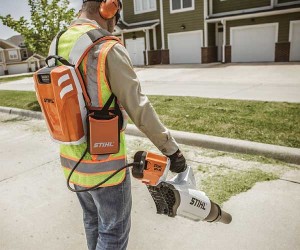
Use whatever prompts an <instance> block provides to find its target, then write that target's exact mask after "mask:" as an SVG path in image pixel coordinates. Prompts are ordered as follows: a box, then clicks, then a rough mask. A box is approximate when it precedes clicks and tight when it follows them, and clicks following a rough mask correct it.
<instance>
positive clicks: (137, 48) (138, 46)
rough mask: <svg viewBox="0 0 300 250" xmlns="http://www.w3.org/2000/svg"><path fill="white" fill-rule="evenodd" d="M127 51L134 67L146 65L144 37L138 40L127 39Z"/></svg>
mask: <svg viewBox="0 0 300 250" xmlns="http://www.w3.org/2000/svg"><path fill="white" fill-rule="evenodd" d="M126 49H127V51H128V53H129V56H130V59H131V61H132V64H133V65H145V60H144V51H145V39H144V38H143V37H142V38H137V39H126Z"/></svg>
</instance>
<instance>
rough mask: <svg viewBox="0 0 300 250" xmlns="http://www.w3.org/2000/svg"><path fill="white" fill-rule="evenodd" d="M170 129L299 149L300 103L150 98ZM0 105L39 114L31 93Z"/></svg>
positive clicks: (9, 95)
mask: <svg viewBox="0 0 300 250" xmlns="http://www.w3.org/2000/svg"><path fill="white" fill-rule="evenodd" d="M149 99H150V100H151V102H152V104H153V106H154V108H155V109H156V111H157V113H158V115H159V117H160V119H161V120H162V122H163V123H164V124H165V125H166V126H167V127H168V128H170V129H174V130H182V131H188V132H195V133H201V134H207V135H214V136H220V137H228V138H234V139H242V140H250V141H256V142H262V143H269V144H275V145H281V146H288V147H296V148H300V104H293V103H277V102H259V101H240V100H225V99H209V98H197V97H166V96H149ZM0 106H6V107H16V108H23V109H28V110H34V111H38V110H40V107H39V105H38V103H37V101H36V97H35V93H34V92H26V91H8V90H7V91H6V90H3V91H0Z"/></svg>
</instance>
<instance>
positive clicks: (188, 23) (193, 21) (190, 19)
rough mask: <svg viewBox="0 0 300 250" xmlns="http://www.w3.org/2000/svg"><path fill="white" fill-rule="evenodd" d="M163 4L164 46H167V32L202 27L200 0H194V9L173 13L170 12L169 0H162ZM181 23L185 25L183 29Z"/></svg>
mask: <svg viewBox="0 0 300 250" xmlns="http://www.w3.org/2000/svg"><path fill="white" fill-rule="evenodd" d="M163 4H164V6H163V9H164V22H165V25H164V26H165V45H166V48H168V35H167V34H169V33H177V32H185V31H193V30H203V29H204V13H203V1H202V0H195V10H191V11H185V12H179V13H173V14H171V13H170V0H164V1H163ZM182 25H184V26H185V29H184V30H183V29H182V28H181V26H182Z"/></svg>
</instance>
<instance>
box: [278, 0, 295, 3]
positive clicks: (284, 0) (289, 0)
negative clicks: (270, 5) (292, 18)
mask: <svg viewBox="0 0 300 250" xmlns="http://www.w3.org/2000/svg"><path fill="white" fill-rule="evenodd" d="M293 2H297V1H295V0H278V4H281V3H293ZM298 2H299V1H298Z"/></svg>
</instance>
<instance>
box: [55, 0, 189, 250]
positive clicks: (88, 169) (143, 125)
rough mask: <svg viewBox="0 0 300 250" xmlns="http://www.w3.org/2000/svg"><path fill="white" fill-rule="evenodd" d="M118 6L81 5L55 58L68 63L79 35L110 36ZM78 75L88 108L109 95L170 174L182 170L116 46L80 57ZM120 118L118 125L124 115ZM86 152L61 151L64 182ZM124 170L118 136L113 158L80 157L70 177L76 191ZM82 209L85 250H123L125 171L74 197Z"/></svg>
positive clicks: (107, 44) (127, 200)
mask: <svg viewBox="0 0 300 250" xmlns="http://www.w3.org/2000/svg"><path fill="white" fill-rule="evenodd" d="M120 9H121V2H120V1H119V0H106V1H102V0H98V1H97V0H91V1H90V0H84V1H83V6H82V10H81V14H80V16H79V18H78V19H77V20H75V21H73V23H72V24H71V25H70V27H69V28H68V30H67V31H66V32H64V33H63V34H62V35H61V37H60V38H59V42H58V55H59V56H62V57H63V58H68V57H69V54H70V51H71V49H72V47H73V45H74V44H75V43H76V41H77V39H78V38H79V37H80V36H81V35H82V34H84V33H86V32H88V31H90V30H92V29H99V28H102V31H103V35H105V36H112V34H111V32H113V30H114V27H115V25H116V23H117V22H118V19H119V17H120ZM80 69H81V72H82V74H83V78H84V81H85V85H86V86H87V92H88V95H89V97H90V99H91V103H92V106H94V107H100V108H101V107H103V106H104V105H105V103H106V102H107V100H108V99H109V97H110V96H111V94H112V93H113V94H114V95H115V96H116V97H117V99H118V101H119V103H120V108H121V110H123V111H124V109H125V110H126V112H127V113H128V115H129V117H130V118H131V120H132V121H133V122H134V123H135V125H136V126H137V127H138V128H139V129H140V130H141V131H142V132H144V133H145V134H146V135H147V137H148V138H149V139H150V140H151V141H152V142H153V144H154V145H155V146H156V147H157V148H158V149H159V150H160V151H161V152H162V153H163V154H165V155H167V156H169V157H170V159H171V166H170V169H171V171H173V172H176V173H179V172H182V171H184V170H185V168H186V162H185V158H184V157H183V155H182V154H181V152H180V150H179V148H178V145H177V143H176V142H175V140H174V138H173V137H172V136H171V135H170V132H169V131H168V130H167V129H166V128H165V127H164V126H163V124H162V123H161V122H160V120H159V118H158V116H157V114H156V113H155V111H154V109H153V107H152V105H151V104H150V102H149V100H148V98H147V97H146V96H145V95H143V94H142V93H141V87H140V83H139V81H138V79H137V76H136V74H135V72H134V69H133V66H132V63H131V61H130V58H129V56H128V52H127V51H126V49H125V48H124V46H123V45H122V44H121V43H120V42H118V41H116V40H107V41H103V42H101V43H99V44H97V45H95V46H94V47H93V48H92V49H91V51H90V52H89V53H88V54H87V55H86V56H85V58H84V60H83V62H82V64H81V68H80ZM122 113H123V119H124V122H123V124H125V123H126V115H125V112H122ZM85 149H86V143H83V144H80V145H76V146H74V145H61V148H60V155H61V165H62V167H63V170H64V173H65V176H66V177H67V176H68V175H69V173H70V171H71V168H72V166H74V164H76V162H78V160H79V159H80V158H81V156H82V155H83V153H84V151H85ZM125 164H126V145H125V136H124V131H122V132H121V136H120V150H119V152H118V153H117V154H111V155H101V156H97V157H93V156H91V155H90V154H88V153H87V154H86V155H85V157H84V158H83V160H82V161H81V163H80V165H81V168H80V169H79V170H78V171H75V172H74V173H73V175H72V178H71V182H72V183H73V184H74V187H75V189H76V190H82V189H84V188H86V187H91V186H93V185H95V184H97V183H99V182H101V180H104V179H105V178H106V177H107V176H109V175H110V174H111V173H113V172H114V171H115V170H117V169H119V168H121V167H122V166H124V165H125ZM77 196H78V199H79V202H80V204H81V206H82V209H83V219H84V227H85V232H86V238H87V245H88V248H89V250H95V249H105V250H107V249H112V250H119V249H126V247H127V243H128V236H129V230H130V212H131V202H132V200H131V187H130V175H129V172H128V170H123V171H121V172H119V173H118V174H117V175H115V176H114V177H113V178H111V179H110V180H109V181H108V182H106V183H105V184H104V185H103V186H102V187H101V188H99V189H96V190H93V191H88V192H81V193H77Z"/></svg>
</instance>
